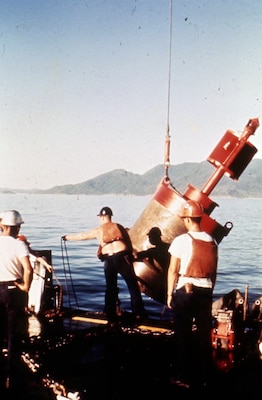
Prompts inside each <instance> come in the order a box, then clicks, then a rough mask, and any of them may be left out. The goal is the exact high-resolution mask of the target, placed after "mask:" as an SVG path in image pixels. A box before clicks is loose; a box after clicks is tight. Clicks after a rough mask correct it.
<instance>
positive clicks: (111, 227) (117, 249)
mask: <svg viewBox="0 0 262 400" xmlns="http://www.w3.org/2000/svg"><path fill="white" fill-rule="evenodd" d="M112 216H113V212H112V210H111V208H109V207H103V208H102V209H101V210H100V212H99V214H98V217H99V222H100V226H98V227H96V228H94V229H92V230H91V231H88V232H81V233H77V234H71V235H65V236H63V237H62V238H63V240H89V239H97V240H98V242H99V249H98V258H99V259H100V260H101V261H104V272H105V279H106V293H105V313H106V316H107V319H108V322H109V324H113V325H114V324H115V323H116V322H117V321H118V317H117V312H116V305H117V301H118V287H117V275H118V273H119V274H121V275H122V277H123V278H124V279H125V281H126V284H127V286H128V290H129V293H130V297H131V308H132V311H133V314H134V316H135V318H136V320H137V321H139V320H142V319H144V318H145V317H146V312H145V309H144V305H143V300H142V296H141V292H140V289H139V285H138V282H137V278H136V275H135V272H134V267H133V261H132V258H133V255H132V252H133V249H132V243H131V240H130V238H129V235H128V232H127V230H126V229H125V228H124V227H123V226H122V225H120V224H117V223H115V222H112Z"/></svg>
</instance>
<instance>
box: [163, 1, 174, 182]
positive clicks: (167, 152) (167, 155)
mask: <svg viewBox="0 0 262 400" xmlns="http://www.w3.org/2000/svg"><path fill="white" fill-rule="evenodd" d="M172 16H173V4H172V0H170V11H169V20H170V22H169V57H168V90H167V122H166V137H165V156H164V168H165V178H164V180H165V181H166V182H170V179H169V176H168V168H169V166H170V138H171V136H170V121H169V117H170V87H171V65H172V30H173V26H172V19H173V18H172Z"/></svg>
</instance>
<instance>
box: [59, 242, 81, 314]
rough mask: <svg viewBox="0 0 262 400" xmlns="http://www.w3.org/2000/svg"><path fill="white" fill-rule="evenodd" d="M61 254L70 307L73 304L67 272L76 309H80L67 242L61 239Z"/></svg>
mask: <svg viewBox="0 0 262 400" xmlns="http://www.w3.org/2000/svg"><path fill="white" fill-rule="evenodd" d="M61 252H62V261H63V267H64V276H65V284H66V292H67V295H68V299H69V306H70V307H72V304H71V297H70V291H69V287H68V278H67V270H68V273H69V280H70V284H71V288H72V292H73V295H74V299H75V303H76V307H77V308H79V305H78V300H77V296H76V292H75V286H74V282H73V278H72V273H71V268H70V263H69V257H68V252H67V246H66V242H65V240H64V239H63V238H61ZM64 253H65V254H64ZM66 267H67V268H66Z"/></svg>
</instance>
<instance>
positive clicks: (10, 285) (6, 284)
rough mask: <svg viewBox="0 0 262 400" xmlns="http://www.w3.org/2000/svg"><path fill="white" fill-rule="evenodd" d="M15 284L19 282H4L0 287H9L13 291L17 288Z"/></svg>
mask: <svg viewBox="0 0 262 400" xmlns="http://www.w3.org/2000/svg"><path fill="white" fill-rule="evenodd" d="M15 282H17V281H2V282H0V287H7V288H8V289H13V288H15V287H16V285H15Z"/></svg>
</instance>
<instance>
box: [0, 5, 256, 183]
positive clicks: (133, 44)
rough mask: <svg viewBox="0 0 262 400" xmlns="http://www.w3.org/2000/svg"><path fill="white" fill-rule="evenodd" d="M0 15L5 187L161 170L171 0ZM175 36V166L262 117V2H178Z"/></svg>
mask: <svg viewBox="0 0 262 400" xmlns="http://www.w3.org/2000/svg"><path fill="white" fill-rule="evenodd" d="M0 10H1V13H0V57H1V58H0V82H1V90H0V102H1V118H0V140H1V156H0V169H1V171H2V173H1V174H0V187H11V188H24V189H28V188H40V189H48V188H50V187H52V186H55V185H63V184H67V183H72V184H75V183H79V182H83V181H85V180H88V179H90V178H93V177H96V176H97V175H100V174H102V173H105V172H108V171H111V170H113V169H116V168H123V169H126V170H127V171H131V172H134V173H139V174H143V173H145V172H146V171H148V170H149V169H151V168H152V167H154V166H156V165H158V164H162V163H163V162H164V141H165V135H166V127H167V120H168V118H167V115H168V66H169V28H170V0H1V6H0ZM172 25H173V36H172V69H171V86H170V90H171V96H170V115H169V123H170V135H171V152H170V156H171V160H170V161H171V164H173V165H174V164H180V163H183V162H185V161H194V162H200V161H203V160H206V158H207V157H208V155H209V154H210V153H211V151H212V150H213V148H214V147H215V145H216V144H217V142H218V141H219V140H220V139H221V137H222V136H223V134H224V133H225V131H226V130H227V129H231V130H233V131H235V132H236V133H239V131H242V130H243V128H244V126H245V125H246V123H247V122H248V120H249V119H250V118H255V117H258V118H260V116H261V109H262V51H261V43H262V2H261V0H253V1H250V0H215V1H214V0H185V1H182V0H173V19H172ZM260 122H261V128H258V129H257V131H256V133H255V135H254V136H252V137H251V138H250V141H251V143H253V144H254V145H255V146H256V147H257V148H258V153H257V155H256V157H257V158H262V153H261V151H262V120H261V121H260ZM163 175H164V170H163ZM171 179H172V177H171ZM192 183H193V182H192Z"/></svg>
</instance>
